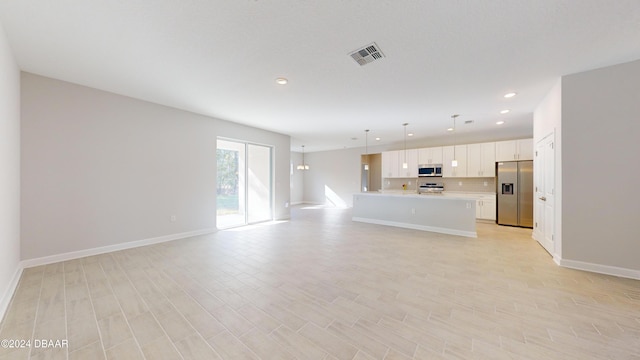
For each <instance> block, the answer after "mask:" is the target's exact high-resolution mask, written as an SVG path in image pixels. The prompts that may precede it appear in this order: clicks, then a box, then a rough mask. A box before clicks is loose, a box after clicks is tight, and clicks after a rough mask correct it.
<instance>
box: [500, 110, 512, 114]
mask: <svg viewBox="0 0 640 360" xmlns="http://www.w3.org/2000/svg"><path fill="white" fill-rule="evenodd" d="M509 111H511V110H509V109H504V110H502V111H500V114H506V113H508V112H509Z"/></svg>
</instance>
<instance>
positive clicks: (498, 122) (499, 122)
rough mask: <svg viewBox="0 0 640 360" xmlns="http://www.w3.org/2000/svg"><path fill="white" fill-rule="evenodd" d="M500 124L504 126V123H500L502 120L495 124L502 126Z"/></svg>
mask: <svg viewBox="0 0 640 360" xmlns="http://www.w3.org/2000/svg"><path fill="white" fill-rule="evenodd" d="M502 124H504V121H502V120H500V121H498V122H496V125H502Z"/></svg>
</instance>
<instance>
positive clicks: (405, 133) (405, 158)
mask: <svg viewBox="0 0 640 360" xmlns="http://www.w3.org/2000/svg"><path fill="white" fill-rule="evenodd" d="M407 125H409V123H404V124H402V126H404V162H403V163H402V168H403V169H407V168H409V164H407Z"/></svg>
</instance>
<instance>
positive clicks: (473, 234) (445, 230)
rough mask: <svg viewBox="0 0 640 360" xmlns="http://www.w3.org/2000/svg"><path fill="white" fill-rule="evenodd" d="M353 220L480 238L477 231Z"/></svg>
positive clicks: (372, 220)
mask: <svg viewBox="0 0 640 360" xmlns="http://www.w3.org/2000/svg"><path fill="white" fill-rule="evenodd" d="M351 220H353V221H359V222H364V223H369V224H377V225H386V226H395V227H401V228H405V229H413V230H422V231H430V232H436V233H441V234H449V235H458V236H465V237H472V238H477V237H478V233H476V232H475V231H463V230H456V229H449V228H441V227H436V226H426V225H416V224H409V223H401V222H396V221H386V220H378V219H369V218H362V217H353V218H351Z"/></svg>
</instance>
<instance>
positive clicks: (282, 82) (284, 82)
mask: <svg viewBox="0 0 640 360" xmlns="http://www.w3.org/2000/svg"><path fill="white" fill-rule="evenodd" d="M288 83H289V80H287V79H286V78H283V77H280V78H277V79H276V84H278V85H287V84H288Z"/></svg>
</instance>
